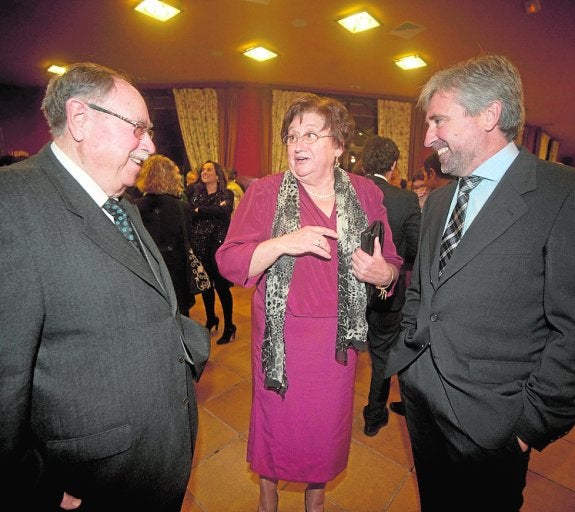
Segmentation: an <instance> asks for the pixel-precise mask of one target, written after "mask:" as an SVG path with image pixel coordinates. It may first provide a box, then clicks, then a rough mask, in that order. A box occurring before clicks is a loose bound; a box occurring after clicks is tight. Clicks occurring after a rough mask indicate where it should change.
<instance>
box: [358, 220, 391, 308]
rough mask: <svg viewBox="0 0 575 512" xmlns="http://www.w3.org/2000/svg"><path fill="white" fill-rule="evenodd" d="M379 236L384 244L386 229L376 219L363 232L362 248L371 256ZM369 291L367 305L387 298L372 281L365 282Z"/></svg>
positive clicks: (375, 303)
mask: <svg viewBox="0 0 575 512" xmlns="http://www.w3.org/2000/svg"><path fill="white" fill-rule="evenodd" d="M376 238H379V243H380V244H381V245H382V246H383V240H384V231H383V224H382V223H381V221H380V220H374V221H373V222H372V223H371V224H370V225H369V226H368V228H367V229H366V230H365V231H362V233H361V249H362V250H363V251H365V252H366V253H367V254H369V255H370V256H373V244H374V243H375V239H376ZM365 289H366V291H367V306H368V307H370V306H371V307H373V306H375V305H377V303H378V302H380V301H381V299H385V296H386V294H385V293H384V294H383V296H382V293H381V290H380V289H378V288H377V287H376V286H375V285H373V284H371V283H365Z"/></svg>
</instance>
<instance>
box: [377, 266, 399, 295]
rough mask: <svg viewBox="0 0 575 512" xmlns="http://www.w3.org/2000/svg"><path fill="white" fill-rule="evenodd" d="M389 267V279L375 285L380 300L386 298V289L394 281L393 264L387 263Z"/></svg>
mask: <svg viewBox="0 0 575 512" xmlns="http://www.w3.org/2000/svg"><path fill="white" fill-rule="evenodd" d="M389 268H390V269H391V278H390V280H389V283H387V284H380V285H379V286H376V287H375V288H376V289H377V291H378V292H379V297H380V298H381V299H382V300H385V299H386V298H387V289H388V288H389V287H390V286H391V285H392V284H393V281H395V270H394V267H393V265H389Z"/></svg>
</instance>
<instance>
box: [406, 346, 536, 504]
mask: <svg viewBox="0 0 575 512" xmlns="http://www.w3.org/2000/svg"><path fill="white" fill-rule="evenodd" d="M400 385H401V394H402V398H403V401H404V404H405V410H406V419H407V427H408V430H409V436H410V440H411V448H412V451H413V458H414V462H415V471H416V474H417V483H418V487H419V495H420V502H421V512H439V511H441V512H455V511H457V512H461V511H463V510H464V511H466V512H486V511H489V512H517V511H519V510H520V508H521V505H522V504H523V496H522V492H523V489H524V487H525V479H526V474H527V467H528V463H529V452H526V453H523V452H522V451H521V449H520V447H519V444H518V443H517V439H516V437H515V435H512V434H510V436H509V440H508V442H507V443H506V444H505V445H504V446H502V447H500V448H498V449H485V448H483V447H481V446H479V445H477V444H476V443H474V442H473V440H472V439H471V438H469V437H468V436H467V435H466V433H465V432H464V431H463V430H462V429H461V427H460V425H459V422H458V421H457V418H456V417H455V414H454V413H453V411H452V410H451V407H450V406H449V402H448V399H447V396H446V394H445V390H444V388H443V386H444V384H443V383H442V382H441V380H440V378H439V375H438V373H437V371H436V369H435V366H434V364H433V361H432V357H431V350H430V349H429V348H428V349H427V350H426V351H425V352H424V353H423V354H422V355H421V356H420V357H419V358H418V359H417V360H416V361H415V362H414V363H412V365H411V366H410V367H409V368H408V369H407V370H406V371H404V372H403V373H402V374H401V375H400Z"/></svg>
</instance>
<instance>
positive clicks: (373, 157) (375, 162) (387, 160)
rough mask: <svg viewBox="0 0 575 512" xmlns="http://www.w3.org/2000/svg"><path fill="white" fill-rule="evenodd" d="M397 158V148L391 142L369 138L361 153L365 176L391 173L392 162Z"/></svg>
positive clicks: (379, 138) (376, 137)
mask: <svg viewBox="0 0 575 512" xmlns="http://www.w3.org/2000/svg"><path fill="white" fill-rule="evenodd" d="M398 158H399V148H398V147H397V144H396V143H395V142H393V140H391V139H388V138H385V137H380V136H379V135H374V136H373V137H370V138H369V139H368V140H367V142H366V143H365V146H364V147H363V151H362V153H361V161H362V164H363V171H364V172H365V174H375V173H386V172H389V171H391V166H392V165H393V162H396V161H397V160H398Z"/></svg>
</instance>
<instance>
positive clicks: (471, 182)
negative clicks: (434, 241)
mask: <svg viewBox="0 0 575 512" xmlns="http://www.w3.org/2000/svg"><path fill="white" fill-rule="evenodd" d="M481 179H482V178H481V177H480V176H466V177H465V178H460V179H459V191H458V192H457V202H456V203H455V207H454V208H453V212H452V213H451V218H450V219H449V223H448V224H447V227H446V228H445V232H444V233H443V237H442V238H441V248H440V250H439V276H440V277H441V274H443V270H444V269H445V265H447V262H448V261H449V258H451V255H452V253H453V251H454V250H455V248H456V247H457V245H458V244H459V242H460V240H461V237H462V236H463V224H464V222H465V212H466V210H467V203H468V202H469V194H470V193H471V191H472V190H473V189H474V188H475V187H476V186H477V185H479V182H480V181H481Z"/></svg>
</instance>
